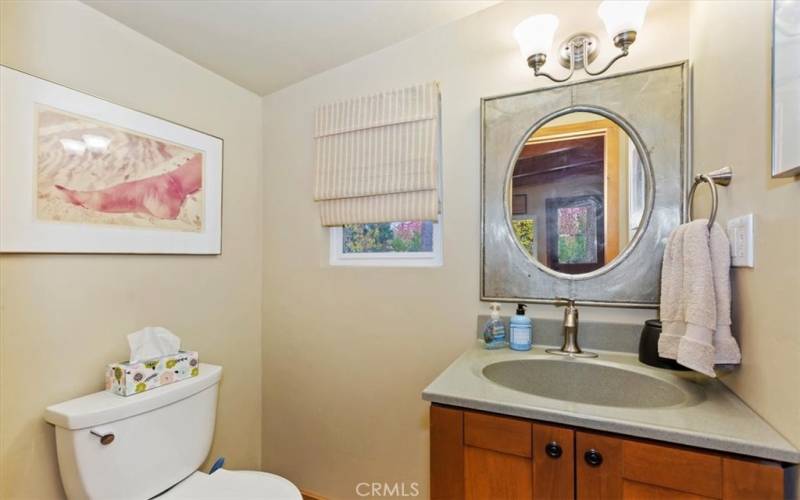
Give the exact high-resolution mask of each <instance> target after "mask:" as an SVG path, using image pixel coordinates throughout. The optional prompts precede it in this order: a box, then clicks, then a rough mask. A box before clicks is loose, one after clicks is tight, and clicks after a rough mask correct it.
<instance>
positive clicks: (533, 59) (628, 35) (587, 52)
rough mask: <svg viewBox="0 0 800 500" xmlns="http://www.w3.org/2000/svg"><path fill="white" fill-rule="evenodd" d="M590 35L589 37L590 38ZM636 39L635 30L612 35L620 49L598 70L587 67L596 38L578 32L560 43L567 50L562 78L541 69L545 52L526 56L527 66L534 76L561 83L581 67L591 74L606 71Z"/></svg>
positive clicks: (593, 55) (624, 53)
mask: <svg viewBox="0 0 800 500" xmlns="http://www.w3.org/2000/svg"><path fill="white" fill-rule="evenodd" d="M590 37H591V38H590ZM635 41H636V32H635V31H625V32H622V33H620V34H618V35H617V36H615V37H614V46H616V47H617V48H618V49H620V53H619V54H617V55H616V56H614V57H613V58H612V59H611V60H610V61H608V63H607V64H606V65H605V66H604V67H603V69H601V70H599V71H592V70H590V69H589V63H590V62H591V61H592V60H593V59H594V57H595V55H596V54H595V51H596V44H595V43H594V42H596V38H594V36H593V35H590V34H585V33H580V34H577V35H573V36H572V37H570V38H569V39H568V40H567V41H566V42H564V43H563V44H562V47H563V49H562V50H564V51H568V52H569V73H568V74H567V75H566V76H565V77H564V78H556V77H554V76H553V75H551V74H549V73H546V72H544V71H541V69H542V66H544V63H545V62H546V61H547V55H546V54H533V55H532V56H530V57H529V58H528V66H530V67H531V68H533V74H534V75H535V76H545V77H547V78H549V79H550V80H552V81H554V82H556V83H563V82H566V81H567V80H569V79H570V78H572V75H574V74H575V70H576V69H581V68H583V70H584V71H585V72H586V74H588V75H591V76H597V75H602V74H603V73H605V72H606V71H608V69H609V68H611V66H613V65H614V63H615V62H617V61H618V60H620V59H622V58H623V57H626V56H627V55H628V54H629V52H630V46H631V45H632V44H633V42H635ZM561 62H562V65H564V66H566V62H567V57H566V56H564V57H563V58H562V61H561Z"/></svg>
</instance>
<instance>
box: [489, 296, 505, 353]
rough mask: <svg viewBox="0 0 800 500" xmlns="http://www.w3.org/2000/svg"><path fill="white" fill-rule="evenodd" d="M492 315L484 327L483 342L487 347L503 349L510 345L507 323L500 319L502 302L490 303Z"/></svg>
mask: <svg viewBox="0 0 800 500" xmlns="http://www.w3.org/2000/svg"><path fill="white" fill-rule="evenodd" d="M489 310H490V311H491V317H490V319H489V321H487V322H486V325H485V326H484V327H483V343H484V347H486V348H487V349H501V348H503V347H506V346H508V341H507V340H506V325H505V324H504V323H503V320H502V319H500V304H498V303H497V302H492V303H491V305H489Z"/></svg>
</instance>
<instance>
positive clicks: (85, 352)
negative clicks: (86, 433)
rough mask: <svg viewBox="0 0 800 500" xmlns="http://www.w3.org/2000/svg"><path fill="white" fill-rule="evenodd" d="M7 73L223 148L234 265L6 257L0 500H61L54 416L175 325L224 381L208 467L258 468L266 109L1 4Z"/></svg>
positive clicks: (224, 86)
mask: <svg viewBox="0 0 800 500" xmlns="http://www.w3.org/2000/svg"><path fill="white" fill-rule="evenodd" d="M0 17H2V24H1V25H0V32H1V36H2V38H0V47H1V48H2V50H1V51H0V61H2V63H3V64H6V65H9V66H12V67H15V68H18V69H21V70H23V71H26V72H29V73H32V74H35V75H37V76H41V77H43V78H47V79H50V80H53V81H56V82H59V83H62V84H64V85H67V86H70V87H73V88H76V89H79V90H83V91H86V92H89V93H92V94H95V95H99V96H102V97H105V98H107V99H109V100H111V101H113V102H115V103H118V104H121V105H123V106H129V107H132V108H135V109H139V110H142V111H145V112H149V113H152V114H155V115H158V116H161V117H164V118H167V119H169V120H173V121H175V122H178V123H182V124H185V125H188V126H190V127H193V128H196V129H199V130H203V131H206V132H208V133H211V134H214V135H217V136H219V137H223V138H224V139H225V158H224V169H225V183H224V220H223V245H222V246H223V255H222V256H219V257H208V256H172V257H170V256H108V255H107V256H103V255H86V256H81V255H30V256H28V255H18V256H12V255H4V256H1V257H0V370H1V371H0V460H1V461H2V463H1V464H0V498H8V499H12V498H16V499H23V498H24V499H47V500H50V499H55V498H59V497H61V496H63V492H62V489H61V484H60V481H59V479H58V470H57V462H56V456H55V447H54V441H53V430H52V428H51V427H50V426H49V425H47V424H46V423H45V422H44V421H43V420H42V413H43V410H44V407H45V406H47V405H49V404H52V403H57V402H59V401H63V400H66V399H69V398H73V397H76V396H80V395H83V394H86V393H89V392H93V391H97V390H102V386H103V369H104V365H105V363H107V362H109V361H117V360H120V359H124V358H125V356H126V355H127V344H126V340H125V334H126V333H128V332H131V331H133V330H135V329H138V328H140V327H142V326H145V325H165V326H167V327H169V328H171V329H173V330H174V331H175V332H176V333H178V334H179V335H180V336H181V337H182V339H183V342H184V345H185V346H186V347H189V348H192V349H196V350H198V351H199V352H200V356H201V359H202V360H205V361H208V362H213V363H218V364H221V365H223V366H224V367H225V372H224V375H223V383H222V389H221V395H220V403H219V412H218V420H217V430H216V439H215V441H214V446H213V449H212V453H211V456H212V457H213V456H216V455H225V456H226V457H227V459H228V462H227V464H226V465H229V466H230V467H233V468H236V467H242V468H256V469H257V468H258V467H259V465H260V461H261V460H260V454H261V440H260V434H261V422H260V419H261V396H262V392H261V369H260V366H261V313H260V310H261V301H260V297H261V289H260V287H261V254H262V251H261V243H260V239H261V236H260V235H261V225H260V220H261V201H260V190H261V188H260V182H261V135H260V129H261V108H260V98H259V97H257V96H256V95H254V94H252V93H250V92H248V91H245V90H243V89H241V88H240V87H237V86H236V85H234V84H232V83H230V82H228V81H226V80H224V79H222V78H221V77H219V76H217V75H214V74H213V73H211V72H209V71H207V70H205V69H202V68H200V67H199V66H197V65H195V64H194V63H192V62H190V61H188V60H187V59H185V58H183V57H181V56H179V55H177V54H175V53H173V52H171V51H169V50H167V49H166V48H164V47H162V46H160V45H158V44H156V43H154V42H153V41H151V40H149V39H147V38H145V37H144V36H142V35H140V34H138V33H135V32H133V31H132V30H130V29H128V28H126V27H124V26H123V25H121V24H119V23H117V22H116V21H113V20H111V19H110V18H108V17H106V16H104V15H101V14H99V13H98V12H96V11H94V10H92V9H91V8H89V7H87V6H86V5H84V4H82V3H79V2H73V1H68V2H57V3H56V2H20V3H12V2H6V1H4V2H1V3H0Z"/></svg>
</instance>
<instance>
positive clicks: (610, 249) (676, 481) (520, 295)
mask: <svg viewBox="0 0 800 500" xmlns="http://www.w3.org/2000/svg"><path fill="white" fill-rule="evenodd" d="M688 89H689V85H688V79H687V64H686V63H685V62H681V63H676V64H670V65H665V66H662V67H658V68H651V69H647V70H641V71H636V72H632V73H626V74H621V75H616V76H612V77H607V78H598V79H591V80H586V81H580V82H576V83H570V84H564V85H557V86H553V87H545V88H540V89H536V90H533V91H530V92H523V93H518V94H509V95H504V96H496V97H487V98H484V99H482V100H481V119H482V129H481V131H482V134H481V174H482V177H481V178H482V183H481V188H482V189H481V208H482V210H481V291H480V298H481V300H484V301H500V302H503V301H505V302H526V303H548V304H555V305H565V306H566V307H567V312H566V314H565V321H564V323H563V332H564V337H565V341H564V342H563V345H562V347H561V349H558V348H555V349H550V353H548V352H547V351H546V350H545V349H544V348H543V347H541V346H543V345H546V346H548V347H556V346H558V345H559V344H562V342H561V339H559V338H554V337H553V336H550V337H549V338H548V332H547V330H548V328H542V327H543V326H544V325H546V324H547V320H541V319H535V320H534V325H535V326H534V345H535V347H534V349H533V350H532V351H529V352H515V351H510V350H507V349H499V350H485V349H483V347H482V344H481V343H480V342H476V345H475V346H474V347H473V348H471V349H469V350H468V351H467V352H465V353H464V354H463V355H462V356H461V357H460V358H458V359H457V360H456V361H455V362H454V363H453V364H452V365H450V367H448V368H447V369H446V370H445V371H444V372H443V373H441V374H440V375H439V376H438V377H437V378H436V380H434V381H433V382H432V383H431V384H430V385H429V386H428V387H427V388H426V389H425V390H424V391H423V399H425V400H427V401H430V402H431V403H432V405H431V410H430V454H431V455H430V459H431V460H430V467H431V469H430V472H431V498H434V499H443V498H448V499H461V498H466V499H516V498H528V499H530V498H536V499H569V498H581V499H584V498H603V499H619V498H625V499H633V498H637V499H659V498H664V499H667V498H669V499H701V498H717V499H726V500H727V499H759V500H761V499H780V498H784V495H787V496H788V495H792V494H794V492H792V491H789V490H790V489H791V488H794V486H790V485H791V484H794V481H793V479H792V477H790V476H792V475H793V474H796V473H797V468H796V467H790V466H791V465H793V464H798V463H800V451H798V450H797V449H795V448H794V447H793V446H792V445H791V444H790V443H788V442H787V441H786V440H785V439H784V438H783V437H782V436H781V435H780V434H778V433H777V432H776V431H775V430H774V429H772V427H770V426H769V425H768V424H767V423H766V422H764V421H763V420H762V419H761V418H760V417H759V416H758V415H756V413H754V412H753V411H752V410H751V409H750V408H748V407H747V406H746V405H745V404H744V403H743V402H742V401H741V400H740V399H739V398H738V397H737V396H736V395H735V394H733V393H732V392H731V391H730V390H728V389H727V388H726V387H725V386H724V385H723V384H722V383H721V382H720V381H719V380H717V379H714V378H709V377H706V376H704V375H699V374H697V373H695V372H676V371H670V370H663V369H657V368H652V367H650V366H647V365H644V364H642V363H639V361H638V357H637V356H636V354H634V353H635V352H636V350H637V349H636V346H637V344H638V340H639V329H640V328H641V327H640V326H639V327H637V326H636V325H633V329H631V325H612V326H609V325H605V326H603V325H595V326H594V327H593V328H588V331H587V332H586V333H584V334H581V339H582V340H581V342H582V343H583V342H584V340H585V341H586V344H587V346H586V347H589V348H591V349H592V351H596V354H597V357H596V358H594V359H591V358H587V357H582V356H594V355H595V354H594V353H588V352H582V351H581V349H580V348H579V347H578V343H577V336H578V315H577V309H576V306H582V305H601V306H610V307H646V308H656V307H658V306H659V303H660V290H661V264H662V255H663V253H664V243H665V241H666V240H667V237H668V236H669V234H670V233H671V232H672V231H673V230H674V229H675V228H676V227H678V226H679V225H680V224H681V223H682V222H685V221H686V220H688V219H690V214H689V213H688V210H687V203H686V200H687V192H689V193H691V191H692V190H688V189H687V187H688V181H689V179H691V178H692V175H691V168H690V164H689V157H688V154H687V152H688V149H689V148H688V146H687V145H688V143H689V140H688V139H689V137H690V135H689V125H690V124H689V120H688V102H689V99H688ZM725 172H726V175H727V179H728V180H729V179H730V171H729V170H725ZM708 181H709V183H710V185H712V186H713V184H712V183H711V179H709V180H708ZM714 182H716V180H715V181H714ZM712 193H713V191H712ZM713 198H714V196H713V194H712V199H713ZM712 205H713V203H712ZM714 210H715V209H714ZM712 212H713V210H712ZM712 218H713V217H712ZM722 310H723V312H725V311H726V310H727V309H726V308H724V307H723V308H722ZM720 314H722V313H720ZM728 314H729V312H728ZM654 316H655V314H654ZM725 319H726V318H725V317H724V315H721V316H719V318H718V320H719V321H720V322H719V323H715V324H727V323H725ZM550 331H551V332H552V328H551V329H550ZM558 332H559V333H560V332H561V329H558ZM601 340H602V341H601Z"/></svg>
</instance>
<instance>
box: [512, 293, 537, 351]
mask: <svg viewBox="0 0 800 500" xmlns="http://www.w3.org/2000/svg"><path fill="white" fill-rule="evenodd" d="M526 307H527V306H526V305H525V304H517V314H515V315H514V316H512V317H511V321H510V322H509V329H508V330H509V331H508V334H509V335H508V337H509V347H511V348H512V349H514V350H515V351H530V350H531V346H532V345H533V325H532V324H531V320H530V318H528V317H527V316H525V308H526Z"/></svg>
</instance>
